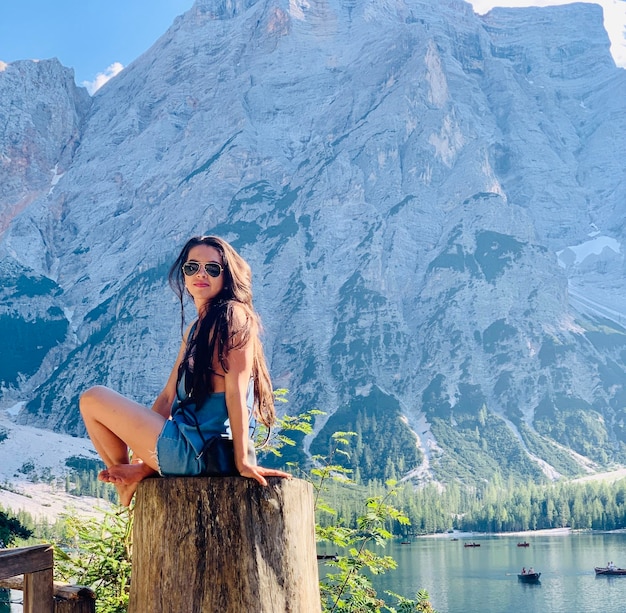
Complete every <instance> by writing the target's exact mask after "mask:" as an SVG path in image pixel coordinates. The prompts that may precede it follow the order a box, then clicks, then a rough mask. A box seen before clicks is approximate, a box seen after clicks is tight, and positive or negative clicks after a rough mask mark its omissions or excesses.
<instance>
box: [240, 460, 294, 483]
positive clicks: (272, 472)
mask: <svg viewBox="0 0 626 613" xmlns="http://www.w3.org/2000/svg"><path fill="white" fill-rule="evenodd" d="M238 470H239V474H240V475H241V476H242V477H247V478H248V479H255V480H256V481H258V482H259V483H260V484H261V485H267V481H266V479H265V477H283V478H285V479H291V475H290V474H289V473H286V472H285V471H284V470H277V469H275V468H265V467H263V466H255V465H254V464H244V465H243V466H241V467H240V468H238Z"/></svg>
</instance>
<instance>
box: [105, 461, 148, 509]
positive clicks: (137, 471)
mask: <svg viewBox="0 0 626 613" xmlns="http://www.w3.org/2000/svg"><path fill="white" fill-rule="evenodd" d="M155 472H156V471H155V470H154V469H152V468H150V466H148V465H147V464H144V463H143V462H133V463H132V464H115V465H114V466H109V468H106V469H105V470H101V471H100V473H99V474H98V479H99V480H100V481H104V482H106V483H112V484H113V485H114V486H115V489H116V490H117V493H118V494H119V497H120V504H121V505H123V506H125V507H127V506H128V505H129V504H130V502H131V500H132V499H133V495H134V493H135V490H136V489H137V484H138V483H139V482H140V481H143V480H144V479H145V478H146V477H149V476H150V475H152V474H154V473H155Z"/></svg>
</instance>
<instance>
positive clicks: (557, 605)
mask: <svg viewBox="0 0 626 613" xmlns="http://www.w3.org/2000/svg"><path fill="white" fill-rule="evenodd" d="M520 540H526V541H527V542H528V543H530V547H524V548H522V547H517V543H518V541H520ZM468 541H469V542H471V541H474V542H477V543H480V544H481V546H480V547H476V548H466V547H463V542H464V540H463V539H460V540H458V541H452V540H450V538H428V537H425V538H419V539H416V540H413V541H412V542H411V543H410V544H405V545H402V544H400V543H390V544H389V545H388V546H387V547H385V548H384V550H382V552H384V553H385V554H387V555H391V556H392V557H393V558H394V559H395V560H396V561H397V562H398V569H397V570H395V571H391V572H389V573H387V574H386V575H384V576H380V577H374V579H373V583H374V586H375V588H376V590H377V592H378V593H379V595H381V596H382V593H383V591H384V590H391V591H393V592H396V593H398V594H401V595H403V596H406V597H411V596H413V595H414V594H415V593H416V591H417V590H418V589H420V588H425V589H426V590H427V591H428V593H429V594H430V599H431V603H432V604H433V606H434V607H435V608H436V609H437V611H438V612H439V613H510V612H517V611H524V613H583V612H598V613H624V612H626V576H624V577H602V576H601V577H597V578H596V576H595V573H594V570H593V568H594V566H605V565H606V563H607V562H608V561H609V560H611V561H613V562H615V564H617V565H618V566H621V567H626V534H623V533H611V534H602V533H580V534H577V533H575V534H566V535H557V536H552V535H551V536H525V537H524V538H521V539H520V538H519V537H506V536H502V537H482V538H481V537H476V536H474V537H471V538H470V539H466V540H465V542H468ZM523 566H525V567H526V568H528V567H530V566H533V567H534V569H535V571H537V572H541V580H540V583H539V584H536V585H533V584H525V583H521V582H519V581H518V578H517V573H519V572H520V571H521V569H522V567H523ZM320 571H321V572H323V569H322V568H320ZM388 602H390V603H392V602H393V601H392V600H391V599H390V600H389V601H388Z"/></svg>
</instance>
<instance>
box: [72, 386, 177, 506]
mask: <svg viewBox="0 0 626 613" xmlns="http://www.w3.org/2000/svg"><path fill="white" fill-rule="evenodd" d="M80 412H81V414H82V416H83V420H84V422H85V427H86V428H87V432H88V434H89V438H91V441H92V443H93V445H94V447H95V448H96V451H97V452H98V453H99V454H100V457H101V458H102V460H103V461H104V463H105V464H106V466H107V470H105V471H102V473H101V475H100V478H101V479H102V480H104V481H109V482H111V483H113V484H114V485H115V488H116V489H117V491H118V494H119V496H120V503H121V504H123V505H124V506H128V505H129V504H130V501H131V500H132V497H133V494H134V493H135V490H136V489H137V483H139V481H141V480H142V479H143V478H145V477H146V476H147V475H148V474H150V473H152V472H154V471H156V470H158V465H157V463H156V456H155V450H156V441H157V438H158V436H159V434H160V433H161V430H162V429H163V424H164V423H165V418H164V417H163V416H162V415H159V414H158V413H155V412H154V411H150V410H149V409H147V408H146V407H143V406H141V405H140V404H138V403H136V402H134V401H132V400H129V399H128V398H126V397H124V396H122V395H121V394H118V393H117V392H115V391H113V390H111V389H108V388H106V387H102V386H97V387H92V388H91V389H89V390H87V391H86V392H85V393H84V394H83V395H82V396H81V398H80ZM129 447H130V449H132V451H133V454H134V457H136V458H140V459H141V460H143V463H140V464H130V459H129V453H128V450H129Z"/></svg>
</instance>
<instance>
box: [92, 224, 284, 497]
mask: <svg viewBox="0 0 626 613" xmlns="http://www.w3.org/2000/svg"><path fill="white" fill-rule="evenodd" d="M251 280H252V279H251V271H250V267H249V266H248V264H247V263H246V262H245V260H244V259H243V258H242V257H241V256H240V255H239V254H238V253H237V252H236V251H235V250H234V249H233V248H232V247H231V246H230V245H229V244H228V243H227V242H226V241H224V240H222V239H220V238H217V237H215V236H200V237H194V238H192V239H190V240H189V241H188V242H187V244H186V245H185V246H184V247H183V249H182V251H181V253H180V255H179V256H178V258H177V259H176V262H174V265H173V266H172V268H171V270H170V273H169V282H170V285H171V286H172V288H173V289H174V291H175V292H176V294H177V295H178V297H179V299H180V304H181V318H182V321H183V322H184V298H185V294H187V295H189V296H191V298H192V299H193V302H194V304H195V307H196V310H197V312H198V318H197V320H196V321H195V322H194V323H193V324H191V325H190V326H189V327H188V328H187V330H185V331H184V333H183V341H182V343H181V346H180V350H179V352H178V357H177V358H176V363H175V364H174V368H173V369H172V372H171V374H170V376H169V379H168V380H167V383H166V385H165V388H164V389H163V391H162V392H161V393H160V394H159V396H158V398H157V399H156V401H155V402H154V405H153V406H152V411H148V410H146V408H145V407H143V406H142V405H140V404H138V403H136V402H133V401H132V400H129V399H128V398H125V397H124V396H122V395H120V394H118V393H117V392H115V391H113V390H111V389H108V388H106V387H102V386H96V387H93V388H91V389H89V390H88V391H86V392H85V393H84V394H83V395H82V396H81V398H80V411H81V414H82V416H83V420H84V422H85V426H86V428H87V432H88V434H89V436H90V438H91V440H92V442H93V445H94V447H95V448H96V451H97V452H98V453H99V454H100V457H101V458H102V460H103V461H104V463H105V464H106V466H107V468H106V470H103V471H101V472H100V474H99V475H98V478H99V479H100V480H102V481H107V482H109V483H113V484H114V485H115V487H116V489H117V491H118V494H119V497H120V503H121V504H122V505H124V506H128V505H129V504H130V502H131V500H132V497H133V495H134V493H135V490H136V489H137V484H138V483H139V482H140V481H141V480H142V479H144V478H145V477H147V476H149V475H151V474H154V473H155V472H159V473H160V474H162V475H197V474H202V473H203V472H205V471H206V460H207V459H208V458H207V457H205V455H207V453H206V448H205V443H206V442H207V441H210V440H213V438H214V437H216V436H217V437H219V436H220V435H222V436H224V435H225V434H226V432H227V429H228V428H230V432H231V435H232V446H233V449H234V463H235V466H236V470H237V471H238V472H239V474H240V475H242V476H244V477H249V478H251V479H256V480H257V481H258V482H259V483H260V484H262V485H267V481H266V480H265V477H267V476H277V477H290V475H289V474H288V473H285V472H283V471H281V470H273V469H269V468H263V467H262V466H257V465H256V462H255V460H254V457H253V454H251V453H250V452H249V434H248V428H249V418H250V416H249V411H248V407H247V403H246V398H247V395H248V386H249V383H250V382H251V379H252V381H254V400H255V403H254V404H255V413H256V414H255V417H256V418H257V419H258V420H259V421H261V422H262V423H263V424H265V425H266V426H268V427H269V426H270V425H271V423H272V422H273V420H274V402H273V393H272V387H271V383H270V378H269V375H268V372H267V367H266V365H265V358H264V355H263V348H262V345H261V341H260V338H259V325H260V324H259V319H258V316H257V314H256V312H255V311H254V308H253V306H252V289H251ZM129 448H130V449H131V450H132V453H133V461H132V463H131V462H130V458H129Z"/></svg>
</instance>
